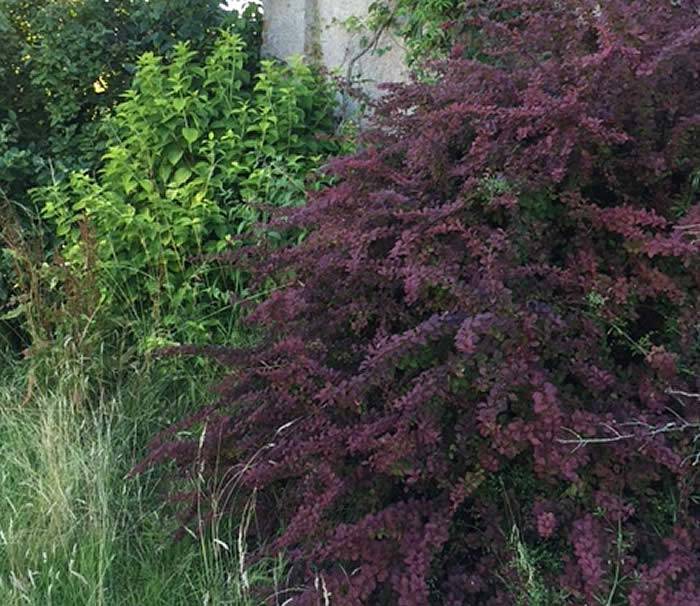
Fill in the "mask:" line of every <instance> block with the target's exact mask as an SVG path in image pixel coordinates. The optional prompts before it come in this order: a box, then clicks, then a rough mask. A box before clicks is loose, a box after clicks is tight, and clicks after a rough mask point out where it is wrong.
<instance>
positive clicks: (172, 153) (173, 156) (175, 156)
mask: <svg viewBox="0 0 700 606" xmlns="http://www.w3.org/2000/svg"><path fill="white" fill-rule="evenodd" d="M184 153H185V151H184V150H183V149H182V148H181V147H179V146H177V145H176V144H175V143H171V144H170V145H168V147H166V148H165V157H166V158H167V159H168V162H170V164H172V165H173V166H175V165H176V164H177V163H178V162H179V161H180V159H181V158H182V155H183V154H184Z"/></svg>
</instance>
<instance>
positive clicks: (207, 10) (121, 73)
mask: <svg viewBox="0 0 700 606" xmlns="http://www.w3.org/2000/svg"><path fill="white" fill-rule="evenodd" d="M222 27H226V28H228V29H231V30H233V31H235V32H236V33H238V34H239V35H241V36H242V37H243V39H244V40H245V42H246V44H247V45H248V48H249V53H248V57H249V60H248V64H247V65H246V70H249V71H251V72H254V71H255V70H257V62H258V48H259V39H260V31H261V20H260V13H259V11H258V9H257V8H256V7H254V6H251V7H250V8H248V9H246V11H245V13H244V14H242V15H239V14H238V13H236V12H226V11H223V10H222V9H221V8H220V6H219V2H218V1H217V0H195V1H194V2H189V1H187V2H185V1H180V0H176V1H174V2H173V1H172V0H151V1H148V2H146V1H144V0H117V1H110V2H104V1H102V0H79V1H77V2H68V3H67V2H62V1H57V0H46V1H43V2H34V1H27V0H0V39H1V40H2V44H3V62H2V65H0V216H1V217H2V219H3V233H2V234H1V236H2V240H3V249H2V251H1V252H2V256H0V314H1V315H2V316H3V319H0V336H3V340H5V338H6V336H9V338H10V340H14V337H13V336H12V335H14V334H16V333H17V332H18V331H20V328H19V327H18V325H17V322H16V321H11V322H9V323H8V322H7V321H5V319H4V318H5V317H6V316H7V314H8V313H9V314H10V315H13V313H14V312H13V309H14V308H15V304H14V302H13V297H16V296H18V292H17V281H18V279H19V278H20V276H17V275H16V274H15V273H14V269H13V266H14V265H15V263H13V261H12V259H11V258H10V256H9V253H8V251H7V250H6V248H5V247H6V246H7V244H8V242H7V240H8V238H10V239H12V240H16V239H17V238H15V237H14V236H13V235H12V234H7V233H4V232H5V230H6V228H7V226H8V224H12V225H14V223H15V220H16V221H18V222H19V224H20V227H21V229H20V233H21V234H22V236H23V237H25V238H26V239H31V240H34V241H40V240H43V244H41V246H40V248H45V249H46V250H50V249H51V248H52V247H53V246H54V240H53V237H52V235H51V234H50V233H47V232H46V231H45V230H44V226H43V225H42V221H41V220H40V219H39V217H38V210H39V209H38V208H36V206H35V205H34V204H33V202H32V200H31V199H30V196H29V191H30V190H31V189H32V188H34V187H37V186H44V185H48V184H56V183H61V182H63V181H64V180H66V179H67V178H68V175H69V174H70V173H71V172H72V171H75V170H84V171H87V172H88V173H89V174H93V173H94V172H95V171H96V170H97V169H98V168H99V167H100V166H101V163H102V156H103V154H104V153H105V152H106V149H107V146H108V145H109V134H108V133H107V132H105V129H104V128H103V120H104V118H105V116H106V115H107V114H108V113H109V111H110V110H111V108H113V107H114V105H115V104H116V103H118V102H119V101H120V98H121V95H122V94H123V93H124V92H125V91H126V90H127V88H128V87H129V86H130V84H131V81H132V78H133V76H134V73H135V70H136V63H137V60H138V58H139V57H140V56H141V55H142V54H143V53H145V52H155V53H157V54H161V55H169V54H171V52H172V50H173V49H174V47H175V46H176V45H177V44H178V43H179V42H183V41H188V43H189V45H190V48H191V49H192V50H193V51H202V52H205V53H206V52H209V51H210V50H211V48H212V45H213V44H214V42H215V41H216V38H217V36H216V32H217V31H218V29H220V28H222ZM41 257H42V255H41V254H39V256H38V257H37V260H38V262H39V263H42V262H43V261H45V259H44V258H41Z"/></svg>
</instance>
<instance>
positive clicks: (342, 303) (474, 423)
mask: <svg viewBox="0 0 700 606" xmlns="http://www.w3.org/2000/svg"><path fill="white" fill-rule="evenodd" d="M699 8H700V7H699V5H698V3H697V2H691V1H684V2H676V3H670V2H667V1H666V0H646V1H645V2H635V1H628V0H610V1H609V2H604V3H597V2H580V1H579V0H575V1H574V0H537V1H527V2H525V1H523V0H507V1H506V0H501V1H496V2H493V3H489V7H488V8H482V9H480V10H479V11H478V12H477V13H474V12H471V13H470V21H469V23H467V24H465V26H466V27H465V31H467V32H469V31H476V30H478V32H479V37H478V40H477V41H476V42H475V41H474V40H466V41H465V44H475V43H478V45H479V48H478V53H476V56H478V60H473V59H467V58H465V53H464V49H463V48H460V47H457V48H455V49H454V51H453V53H452V55H451V59H450V60H449V61H447V62H445V63H444V64H442V65H441V66H440V67H439V68H436V69H439V74H440V78H439V79H438V80H437V81H436V82H434V83H425V82H416V83H412V84H408V85H405V86H396V87H393V88H392V89H391V90H390V91H389V93H388V95H387V96H386V97H385V98H384V101H383V103H382V105H381V108H380V109H379V113H378V114H377V116H376V121H375V123H376V128H375V129H374V130H373V131H372V132H370V133H368V134H367V136H366V140H365V143H364V147H363V148H362V151H360V152H359V153H357V154H355V155H353V156H349V157H344V158H341V159H339V160H337V161H335V163H334V164H333V170H334V172H335V174H336V175H337V179H338V181H337V183H335V184H334V185H333V186H332V187H329V188H327V189H325V190H323V191H321V192H320V193H318V194H315V195H313V196H312V200H311V203H310V204H309V205H308V206H307V207H305V208H302V209H298V210H294V211H293V212H291V213H289V214H288V215H287V216H286V217H285V218H284V219H279V220H278V222H277V223H278V224H279V225H281V226H286V227H288V228H290V229H297V230H298V229H304V230H308V231H309V235H308V236H307V238H306V239H305V240H304V241H303V243H302V244H301V245H300V246H298V247H290V248H288V249H285V250H283V251H277V252H270V251H269V250H262V251H261V250H260V249H258V250H256V249H249V250H248V251H247V258H248V259H249V260H250V265H251V268H252V271H254V273H255V274H256V275H257V276H258V280H261V281H262V280H264V279H267V278H268V277H269V276H271V275H276V276H280V279H283V280H284V281H285V283H286V284H288V286H287V288H285V289H281V290H278V291H276V292H275V293H273V294H272V295H271V296H270V297H269V299H268V300H266V301H265V302H264V303H262V304H260V305H259V306H258V307H257V308H255V309H254V310H253V311H252V313H251V315H250V320H251V322H253V323H254V324H256V325H257V326H259V327H262V328H264V329H265V330H266V333H267V335H268V336H267V339H266V340H265V341H263V342H262V343H261V344H259V346H257V347H256V348H254V349H251V350H244V351H240V350H229V349H225V348H208V349H207V348H205V349H198V348H192V349H190V350H186V352H189V353H206V354H209V355H211V356H212V357H214V358H216V359H217V360H219V361H220V362H221V363H222V364H224V365H226V366H227V367H228V368H230V375H229V376H228V378H227V379H226V380H225V381H224V382H223V383H221V385H219V388H218V394H219V399H218V400H217V401H216V402H215V403H214V404H212V405H210V406H207V407H203V408H202V410H201V411H200V412H199V413H197V414H195V415H194V416H193V417H192V418H190V419H187V420H184V421H183V422H182V423H181V424H179V425H177V426H176V427H173V428H171V429H169V430H166V431H165V432H164V433H163V434H162V435H161V436H159V437H158V438H157V439H156V440H155V441H154V442H153V444H152V448H151V452H150V454H149V456H148V458H147V459H146V460H145V461H144V462H143V464H142V465H141V466H140V467H139V469H144V468H147V467H148V466H150V465H155V464H158V463H163V462H166V461H169V462H174V464H175V467H174V469H176V470H178V471H179V472H180V474H181V476H183V477H186V476H188V474H191V473H197V474H203V476H204V477H209V479H210V481H211V486H212V487H213V486H216V485H217V483H220V482H221V479H222V478H227V479H231V478H235V482H233V481H231V482H229V484H235V487H236V492H235V495H232V498H231V501H230V502H231V504H232V505H231V507H232V510H233V511H234V512H235V507H236V504H237V503H239V501H240V499H244V500H245V498H246V495H248V494H252V493H255V494H256V495H257V501H258V505H257V510H258V516H259V520H260V524H259V535H258V536H257V537H255V538H257V539H258V540H261V539H262V541H261V543H262V544H264V545H265V550H267V551H270V552H275V551H277V550H284V551H285V552H286V554H287V557H288V558H289V559H290V560H291V562H292V563H294V564H295V565H296V569H297V571H298V575H299V578H298V585H295V586H299V587H303V590H302V591H301V592H300V593H298V594H295V595H294V597H293V600H292V603H294V604H324V603H328V602H329V601H330V603H331V604H334V605H335V604H337V605H341V606H360V605H373V606H374V605H379V604H387V605H393V604H397V605H400V606H427V605H429V604H440V605H449V606H458V605H467V604H470V605H477V604H478V605H480V606H482V605H490V606H495V605H506V604H508V605H511V604H518V603H521V604H525V603H540V604H567V605H584V604H586V605H591V604H608V605H612V604H629V605H630V606H648V605H651V604H665V605H669V606H687V605H689V604H696V603H700V583H699V579H700V557H699V555H698V554H700V515H699V514H700V511H699V509H698V507H699V501H698V495H699V494H700V486H699V483H698V469H699V467H698V466H697V465H695V463H697V462H698V441H697V435H698V422H699V419H700V400H699V399H698V396H697V394H698V391H699V390H698V388H699V387H700V385H699V381H698V371H699V368H700V367H699V366H698V362H699V359H698V358H699V350H698V345H699V341H698V338H699V337H700V335H699V334H698V328H699V326H698V318H699V317H700V315H699V312H700V309H699V303H700V301H699V299H698V295H699V294H700V291H699V290H698V288H699V286H700V265H699V263H698V261H699V260H700V257H699V253H700V228H699V227H698V225H699V224H700V198H699V192H698V187H697V186H698V171H699V170H700V151H699V150H700V145H698V144H699V143H700V130H699V129H700V113H698V112H699V111H700V71H699V70H698V66H699V65H700V25H698V23H700V21H699V18H700V13H698V10H699ZM472 55H473V54H472ZM242 256H243V257H245V254H244V253H242ZM216 496H217V499H218V501H217V502H219V503H221V502H223V501H222V499H223V497H222V495H220V494H218V495H216ZM201 498H202V494H201V493H199V492H197V493H191V494H189V495H187V494H179V495H178V496H177V500H178V501H180V502H182V501H184V502H185V503H187V502H188V499H191V505H192V509H191V510H190V511H191V512H194V511H196V510H197V506H198V504H200V499H201ZM185 514H187V510H186V511H185ZM329 596H330V597H329ZM324 600H325V601H324Z"/></svg>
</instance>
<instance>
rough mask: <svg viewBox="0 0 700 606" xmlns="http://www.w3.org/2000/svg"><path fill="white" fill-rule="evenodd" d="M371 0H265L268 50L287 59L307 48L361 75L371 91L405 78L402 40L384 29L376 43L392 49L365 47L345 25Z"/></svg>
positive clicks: (331, 64) (335, 66) (311, 55)
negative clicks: (365, 50) (381, 52)
mask: <svg viewBox="0 0 700 606" xmlns="http://www.w3.org/2000/svg"><path fill="white" fill-rule="evenodd" d="M371 1H372V0H264V1H263V7H264V14H265V28H264V34H263V53H265V54H266V55H270V56H274V57H279V58H282V59H284V58H287V57H289V56H292V55H298V54H303V55H305V56H307V57H308V58H310V59H312V60H316V61H319V62H321V63H322V64H323V65H325V66H326V67H328V68H329V69H333V70H338V71H339V72H340V73H341V74H342V75H347V76H351V77H352V78H359V79H360V80H361V81H362V82H363V83H364V87H365V89H366V90H367V91H368V92H370V93H375V92H376V85H377V84H378V83H380V82H396V81H400V80H404V79H405V78H406V77H407V74H408V72H407V70H406V65H405V61H404V52H403V49H402V47H401V43H400V42H401V41H400V40H397V39H395V38H393V37H392V36H391V35H390V34H388V33H387V34H384V35H383V36H382V38H381V39H380V40H378V41H377V44H376V47H377V48H380V49H381V48H386V47H391V49H390V50H389V51H387V52H385V53H383V54H381V55H379V54H377V53H373V52H366V53H363V47H362V45H361V40H360V35H359V34H356V33H350V32H349V31H347V29H346V28H345V27H344V26H343V22H344V21H345V20H346V19H348V18H349V17H352V16H356V17H364V16H365V15H366V14H367V10H368V7H369V5H370V3H371ZM350 72H352V73H350Z"/></svg>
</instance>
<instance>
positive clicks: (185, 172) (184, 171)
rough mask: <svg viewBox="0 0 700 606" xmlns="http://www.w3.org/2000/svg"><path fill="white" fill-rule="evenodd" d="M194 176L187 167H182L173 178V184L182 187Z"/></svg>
mask: <svg viewBox="0 0 700 606" xmlns="http://www.w3.org/2000/svg"><path fill="white" fill-rule="evenodd" d="M191 175H192V171H191V170H190V169H189V168H187V167H186V166H181V167H180V168H178V169H177V170H176V171H175V176H174V177H173V183H174V184H175V185H181V184H182V183H184V182H185V181H187V179H189V178H190V176H191Z"/></svg>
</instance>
